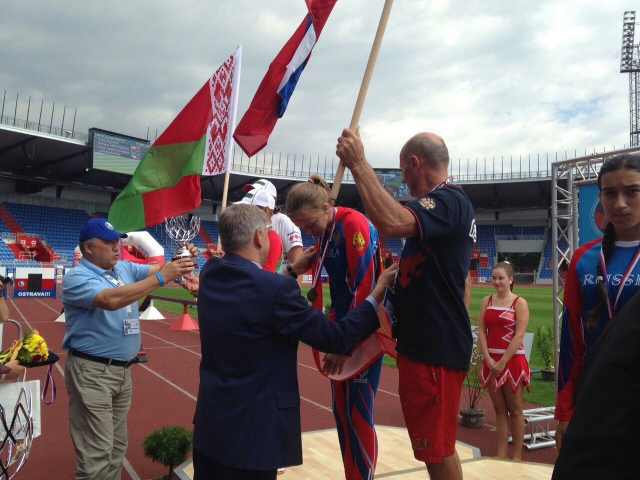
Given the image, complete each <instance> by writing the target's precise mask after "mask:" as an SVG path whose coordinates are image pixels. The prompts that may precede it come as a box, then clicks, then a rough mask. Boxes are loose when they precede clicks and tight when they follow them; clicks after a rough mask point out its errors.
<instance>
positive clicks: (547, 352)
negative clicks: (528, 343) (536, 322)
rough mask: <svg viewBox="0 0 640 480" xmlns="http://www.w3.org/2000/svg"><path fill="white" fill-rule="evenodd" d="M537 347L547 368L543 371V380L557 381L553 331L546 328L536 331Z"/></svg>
mask: <svg viewBox="0 0 640 480" xmlns="http://www.w3.org/2000/svg"><path fill="white" fill-rule="evenodd" d="M535 342H536V346H537V347H538V351H539V352H540V356H541V357H542V361H543V362H544V365H545V368H543V369H541V370H540V372H541V373H542V380H544V381H547V382H553V381H555V379H556V369H555V355H554V336H553V330H552V329H550V328H546V327H544V326H541V327H538V328H537V329H536V337H535Z"/></svg>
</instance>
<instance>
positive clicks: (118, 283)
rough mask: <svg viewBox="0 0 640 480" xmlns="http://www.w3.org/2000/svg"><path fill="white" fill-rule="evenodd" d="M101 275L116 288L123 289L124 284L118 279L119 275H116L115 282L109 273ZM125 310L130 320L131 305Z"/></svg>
mask: <svg viewBox="0 0 640 480" xmlns="http://www.w3.org/2000/svg"><path fill="white" fill-rule="evenodd" d="M102 275H103V276H104V278H106V279H107V280H109V281H110V282H111V283H113V284H114V285H115V286H116V287H124V282H123V281H122V278H120V275H118V279H117V280H116V279H115V278H114V277H113V276H112V275H111V274H110V273H109V272H104V273H103V274H102ZM126 309H127V316H128V317H129V318H131V317H132V312H133V309H132V308H131V305H127V306H126Z"/></svg>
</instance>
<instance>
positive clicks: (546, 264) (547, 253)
mask: <svg viewBox="0 0 640 480" xmlns="http://www.w3.org/2000/svg"><path fill="white" fill-rule="evenodd" d="M558 235H560V232H558ZM559 243H560V249H561V250H563V251H564V250H566V248H567V241H566V240H565V239H564V238H561V239H560V242H559ZM553 248H554V246H553V238H552V235H551V231H549V235H548V236H547V241H546V242H545V244H544V253H543V256H542V264H541V268H540V273H539V277H540V278H541V279H549V278H553V264H552V261H553Z"/></svg>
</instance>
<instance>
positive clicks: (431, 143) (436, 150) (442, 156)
mask: <svg viewBox="0 0 640 480" xmlns="http://www.w3.org/2000/svg"><path fill="white" fill-rule="evenodd" d="M412 155H415V156H416V157H418V158H421V159H422V160H424V161H425V163H426V164H427V165H430V166H435V165H436V164H439V165H440V166H443V167H444V168H448V167H449V150H448V149H447V146H446V145H445V143H444V140H442V138H440V137H439V136H438V135H436V134H435V133H429V132H422V133H418V134H417V135H414V136H413V137H411V138H410V139H409V141H408V142H407V143H405V144H404V147H402V150H401V151H400V160H401V161H402V162H406V161H407V160H409V158H411V156H412Z"/></svg>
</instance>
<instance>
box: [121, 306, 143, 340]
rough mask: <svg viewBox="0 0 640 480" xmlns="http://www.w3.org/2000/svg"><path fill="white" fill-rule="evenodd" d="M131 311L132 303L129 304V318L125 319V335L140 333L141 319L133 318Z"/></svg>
mask: <svg viewBox="0 0 640 480" xmlns="http://www.w3.org/2000/svg"><path fill="white" fill-rule="evenodd" d="M131 313H132V308H131V305H128V306H127V318H125V319H124V320H123V324H124V334H125V335H137V334H139V333H140V320H139V319H138V318H132V315H131Z"/></svg>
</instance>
